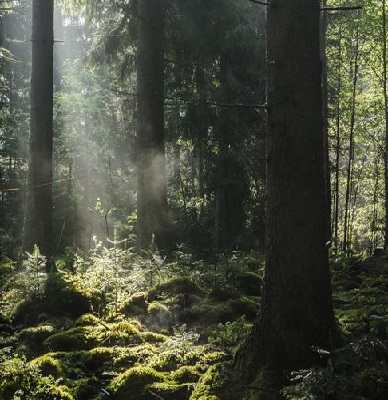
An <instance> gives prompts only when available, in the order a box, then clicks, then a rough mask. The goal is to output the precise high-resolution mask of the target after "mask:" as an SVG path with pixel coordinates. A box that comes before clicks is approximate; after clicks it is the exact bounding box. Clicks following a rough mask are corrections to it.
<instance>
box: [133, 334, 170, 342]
mask: <svg viewBox="0 0 388 400" xmlns="http://www.w3.org/2000/svg"><path fill="white" fill-rule="evenodd" d="M139 337H140V338H141V340H142V341H143V342H144V343H146V342H147V343H164V342H165V341H166V340H167V339H168V336H166V335H163V334H161V333H156V332H141V333H140V334H139Z"/></svg>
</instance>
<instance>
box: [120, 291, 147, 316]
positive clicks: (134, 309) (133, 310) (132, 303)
mask: <svg viewBox="0 0 388 400" xmlns="http://www.w3.org/2000/svg"><path fill="white" fill-rule="evenodd" d="M122 312H123V313H124V314H125V315H140V314H145V313H146V312H147V301H146V295H145V293H144V292H140V293H135V294H134V295H133V296H132V297H131V298H130V299H129V300H128V301H127V302H126V303H125V305H124V307H123V309H122Z"/></svg>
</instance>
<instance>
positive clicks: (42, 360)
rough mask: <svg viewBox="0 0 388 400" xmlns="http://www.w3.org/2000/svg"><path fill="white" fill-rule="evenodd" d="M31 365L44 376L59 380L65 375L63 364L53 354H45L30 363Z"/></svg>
mask: <svg viewBox="0 0 388 400" xmlns="http://www.w3.org/2000/svg"><path fill="white" fill-rule="evenodd" d="M30 363H31V365H33V366H36V367H38V368H39V370H40V372H41V373H42V375H43V376H49V375H51V376H53V377H54V378H59V377H60V376H62V375H63V369H62V364H61V362H60V361H59V360H57V359H56V358H54V357H53V356H52V355H51V354H45V355H43V356H41V357H38V358H35V359H33V360H32V361H30Z"/></svg>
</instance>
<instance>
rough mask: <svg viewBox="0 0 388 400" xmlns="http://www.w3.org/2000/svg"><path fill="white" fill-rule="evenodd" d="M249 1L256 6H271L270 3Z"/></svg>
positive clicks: (257, 0)
mask: <svg viewBox="0 0 388 400" xmlns="http://www.w3.org/2000/svg"><path fill="white" fill-rule="evenodd" d="M248 1H250V2H251V3H255V4H261V5H262V6H269V3H266V2H265V1H259V0H248Z"/></svg>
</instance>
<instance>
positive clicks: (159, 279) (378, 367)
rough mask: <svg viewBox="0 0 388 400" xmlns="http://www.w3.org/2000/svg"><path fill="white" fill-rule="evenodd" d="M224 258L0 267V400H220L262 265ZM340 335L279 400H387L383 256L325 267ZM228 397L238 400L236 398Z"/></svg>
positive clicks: (111, 258) (151, 257) (75, 260)
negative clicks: (336, 345)
mask: <svg viewBox="0 0 388 400" xmlns="http://www.w3.org/2000/svg"><path fill="white" fill-rule="evenodd" d="M259 259H260V257H258V256H257V255H256V254H243V253H235V254H233V255H231V256H228V257H221V256H220V257H217V258H214V259H213V260H211V261H207V262H204V261H202V260H201V258H200V257H194V256H193V255H191V254H189V253H186V252H183V251H182V252H179V254H177V255H176V257H175V258H174V259H172V260H170V261H169V262H166V260H163V259H162V258H161V257H160V256H158V255H155V254H146V255H144V256H143V257H139V256H137V255H134V254H132V253H131V254H128V252H124V251H117V250H115V249H114V250H113V251H112V250H106V249H105V250H101V249H100V251H99V252H98V253H97V252H96V253H95V254H94V256H93V257H91V258H89V259H88V260H87V261H85V260H83V259H81V258H80V257H78V256H72V257H67V258H66V259H64V260H59V261H58V262H57V266H58V272H56V273H53V274H49V275H48V276H47V275H45V274H44V273H43V272H42V271H41V269H42V268H41V267H42V265H43V261H42V258H41V256H40V255H39V254H35V255H34V254H32V255H30V256H29V257H28V259H27V260H26V261H25V263H24V265H23V267H22V268H20V267H19V268H18V267H17V266H16V264H14V263H13V262H11V261H10V260H7V259H3V261H2V263H1V264H0V290H1V300H0V302H1V303H0V305H1V308H0V311H1V313H0V399H2V400H13V399H15V400H16V399H27V400H29V399H34V400H35V399H42V400H51V399H68V400H69V399H76V400H97V399H100V400H101V399H119V400H121V399H122V400H124V399H125V400H132V399H133V400H154V399H162V400H181V399H182V400H186V399H187V400H188V399H190V400H197V399H203V400H222V398H221V397H220V395H219V394H218V391H219V387H220V385H221V384H222V378H223V376H224V372H223V371H224V367H225V366H227V365H228V363H230V361H231V360H232V358H233V355H234V353H235V351H236V350H237V348H238V345H239V344H240V343H241V341H242V340H244V338H245V337H246V335H247V334H248V333H249V330H250V328H251V326H252V323H253V321H254V319H255V316H256V314H257V311H258V309H259V304H260V294H261V293H260V288H261V283H262V275H263V264H262V262H260V261H258V260H259ZM332 274H333V298H334V306H335V310H336V317H337V319H338V322H339V324H340V327H341V329H342V331H343V334H344V337H345V339H346V345H345V346H344V347H343V348H341V349H338V350H335V351H332V352H328V351H326V350H325V349H319V350H317V351H320V352H321V353H322V360H323V361H322V366H320V367H317V368H314V369H310V370H306V371H295V372H294V373H292V374H291V376H290V385H289V386H288V387H286V388H284V389H283V396H284V398H287V399H322V400H323V399H349V400H352V399H354V400H356V399H378V400H380V399H381V400H383V399H384V400H386V399H388V340H387V339H388V331H387V328H388V256H387V255H384V254H382V255H379V256H375V257H373V258H370V259H366V260H362V259H356V258H355V259H352V260H343V261H341V260H339V261H337V262H333V264H332ZM236 396H237V397H236V400H240V397H238V395H237V394H236Z"/></svg>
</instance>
